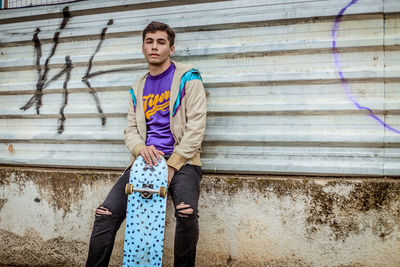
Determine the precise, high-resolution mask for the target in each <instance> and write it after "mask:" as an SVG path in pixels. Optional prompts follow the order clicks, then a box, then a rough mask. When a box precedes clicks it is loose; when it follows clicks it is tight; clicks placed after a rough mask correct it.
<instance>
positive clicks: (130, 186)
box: [125, 184, 133, 195]
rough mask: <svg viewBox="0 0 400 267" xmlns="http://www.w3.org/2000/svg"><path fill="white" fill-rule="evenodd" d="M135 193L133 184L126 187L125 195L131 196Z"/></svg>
mask: <svg viewBox="0 0 400 267" xmlns="http://www.w3.org/2000/svg"><path fill="white" fill-rule="evenodd" d="M132 193H133V184H126V185H125V194H127V195H130V194H132Z"/></svg>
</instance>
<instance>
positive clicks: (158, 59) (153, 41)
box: [142, 31, 175, 66]
mask: <svg viewBox="0 0 400 267" xmlns="http://www.w3.org/2000/svg"><path fill="white" fill-rule="evenodd" d="M174 49H175V47H174V46H172V47H171V46H170V44H169V41H168V34H167V33H166V32H164V31H155V32H148V33H146V36H145V38H144V42H143V45H142V53H143V55H144V57H145V58H146V61H147V63H149V64H151V65H155V66H160V65H162V64H164V63H165V62H167V61H169V60H170V59H169V57H170V56H171V55H172V54H173V53H174Z"/></svg>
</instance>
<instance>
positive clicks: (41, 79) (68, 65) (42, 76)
mask: <svg viewBox="0 0 400 267" xmlns="http://www.w3.org/2000/svg"><path fill="white" fill-rule="evenodd" d="M70 18H71V14H70V13H69V9H68V7H65V8H64V9H63V20H62V22H61V24H60V27H59V29H58V31H57V32H56V33H55V34H54V36H53V47H52V49H51V52H50V54H49V56H48V57H47V59H46V62H45V64H44V67H43V68H42V67H41V65H40V59H41V58H42V44H41V42H40V39H39V33H40V28H37V29H36V30H35V33H34V35H33V38H32V41H33V43H34V50H35V54H36V62H35V69H36V70H37V73H38V81H37V83H36V91H35V94H34V95H33V96H32V98H31V99H30V100H29V101H28V102H27V103H26V104H25V105H24V106H23V107H21V108H20V109H21V110H24V111H25V110H27V109H29V108H31V107H32V105H33V104H35V107H36V113H37V114H40V108H41V107H42V96H43V89H45V88H46V87H47V86H48V85H49V84H50V83H51V82H53V81H56V80H58V79H59V78H61V76H63V75H64V74H65V80H64V84H63V89H64V90H63V100H62V104H61V108H60V112H59V113H60V118H59V119H58V133H59V134H62V133H63V132H64V123H65V120H66V117H65V114H64V110H65V107H66V106H67V105H68V95H69V93H68V90H67V87H68V82H69V80H70V78H71V71H72V68H73V64H72V60H71V58H70V56H69V55H67V56H66V57H65V64H64V67H63V69H62V70H61V71H60V72H59V73H57V74H56V75H55V76H54V77H53V78H51V79H50V80H47V74H48V72H49V70H50V69H49V62H50V59H51V58H52V57H53V55H54V54H55V52H56V50H57V46H58V43H59V36H60V32H61V31H62V30H64V29H65V27H66V26H67V24H68V22H69V19H70ZM113 23H114V21H113V20H112V19H110V20H109V21H108V23H107V25H106V26H105V27H104V28H103V29H102V31H101V34H100V40H99V43H98V44H97V47H96V49H95V51H94V52H93V54H92V55H91V57H90V59H89V62H88V64H87V66H88V67H87V70H86V73H85V74H84V75H83V76H82V79H81V81H82V82H83V83H84V84H86V86H87V87H88V89H89V92H90V94H91V95H92V97H93V99H94V101H95V102H96V106H97V111H98V112H99V113H100V116H101V122H102V125H103V126H104V125H105V124H106V116H105V114H104V112H103V109H102V107H101V102H100V99H99V97H98V95H97V91H96V90H95V89H94V88H93V87H92V86H91V84H90V81H89V79H90V78H93V77H96V76H99V75H103V74H107V73H115V72H126V71H132V70H136V69H138V68H135V67H130V68H129V67H128V68H116V69H111V70H107V71H96V72H91V70H92V67H93V59H94V57H95V56H96V54H97V53H98V52H99V50H100V48H101V46H102V44H103V41H104V39H105V35H106V32H107V29H108V27H109V26H110V25H112V24H113ZM42 70H43V73H42Z"/></svg>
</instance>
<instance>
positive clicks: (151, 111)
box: [143, 64, 175, 155]
mask: <svg viewBox="0 0 400 267" xmlns="http://www.w3.org/2000/svg"><path fill="white" fill-rule="evenodd" d="M174 72H175V66H174V64H171V66H169V68H168V69H167V70H166V71H164V72H163V73H161V74H159V75H156V76H151V75H148V76H147V79H146V83H145V84H144V90H143V107H144V114H145V117H146V126H147V139H146V145H147V146H150V145H153V146H155V147H156V148H157V149H158V150H161V151H162V152H164V153H165V154H166V155H168V154H169V155H170V154H172V152H173V151H174V143H175V140H174V137H173V135H172V133H171V129H170V128H169V99H170V90H171V83H172V78H173V76H174Z"/></svg>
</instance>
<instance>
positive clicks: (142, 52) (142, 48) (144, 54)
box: [142, 44, 145, 55]
mask: <svg viewBox="0 0 400 267" xmlns="http://www.w3.org/2000/svg"><path fill="white" fill-rule="evenodd" d="M142 54H143V55H145V54H144V44H142Z"/></svg>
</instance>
